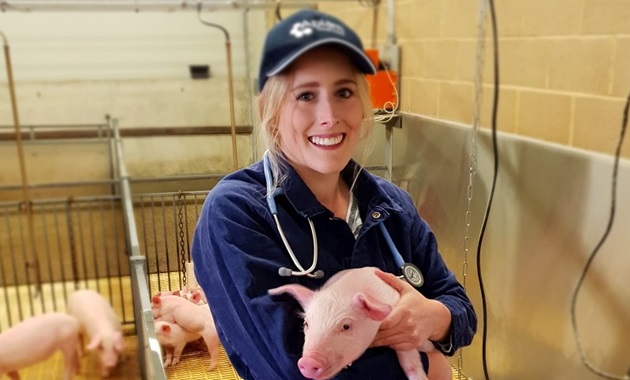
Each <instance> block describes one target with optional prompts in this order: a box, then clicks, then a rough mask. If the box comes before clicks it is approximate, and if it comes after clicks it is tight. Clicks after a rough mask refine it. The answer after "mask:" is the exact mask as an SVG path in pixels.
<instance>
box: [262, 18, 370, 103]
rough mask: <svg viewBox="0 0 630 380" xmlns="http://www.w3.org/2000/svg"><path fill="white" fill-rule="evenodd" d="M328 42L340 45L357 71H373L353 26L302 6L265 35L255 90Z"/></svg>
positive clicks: (367, 72)
mask: <svg viewBox="0 0 630 380" xmlns="http://www.w3.org/2000/svg"><path fill="white" fill-rule="evenodd" d="M328 44H334V45H338V46H341V47H343V48H344V49H345V51H346V52H347V53H348V57H349V58H350V59H351V60H352V62H354V64H355V65H356V66H357V68H358V69H359V71H361V72H363V73H365V74H375V73H376V67H374V64H373V63H372V60H370V58H369V57H368V56H367V55H366V54H365V52H364V51H363V44H362V43H361V39H360V38H359V36H357V34H356V33H355V32H354V31H353V30H352V29H350V28H349V27H348V26H347V25H346V24H344V23H343V22H341V21H340V20H339V19H337V18H335V17H332V16H330V15H328V14H325V13H322V12H318V11H314V10H310V9H304V10H300V11H298V12H296V13H294V14H292V15H291V16H289V17H287V18H285V19H284V20H282V21H280V22H279V23H278V24H276V25H275V26H274V27H273V28H272V29H271V30H270V31H269V33H268V34H267V37H266V38H265V44H264V45H263V53H262V61H261V63H260V71H259V76H258V90H259V91H262V88H263V86H264V85H265V82H267V78H269V77H271V76H274V75H276V74H278V73H280V72H282V71H283V70H284V69H286V68H287V67H288V66H289V65H290V64H291V63H292V62H293V61H295V60H296V59H297V58H298V57H300V56H301V55H302V54H304V53H306V52H307V51H309V50H311V49H313V48H315V47H318V46H322V45H328Z"/></svg>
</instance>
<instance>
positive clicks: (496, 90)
mask: <svg viewBox="0 0 630 380" xmlns="http://www.w3.org/2000/svg"><path fill="white" fill-rule="evenodd" d="M488 3H489V5H490V16H491V17H490V18H491V20H492V45H493V49H494V100H493V102H492V150H493V154H494V173H493V175H492V188H491V189H490V195H489V198H488V205H487V206H486V212H485V214H484V216H483V223H482V225H481V232H480V234H479V243H478V244H477V278H478V279H479V289H480V291H481V305H482V309H483V337H482V363H483V373H484V375H485V376H486V379H487V380H490V375H489V374H488V364H487V358H486V351H487V349H486V348H487V347H486V346H487V339H488V308H487V306H486V293H485V291H484V287H483V279H482V275H481V244H482V242H483V236H484V234H485V230H486V226H487V225H488V215H490V209H491V208H492V200H493V199H494V190H495V187H496V183H497V176H498V172H499V151H498V146H497V114H498V109H499V42H498V39H499V38H498V36H497V17H496V13H495V10H494V1H493V0H488Z"/></svg>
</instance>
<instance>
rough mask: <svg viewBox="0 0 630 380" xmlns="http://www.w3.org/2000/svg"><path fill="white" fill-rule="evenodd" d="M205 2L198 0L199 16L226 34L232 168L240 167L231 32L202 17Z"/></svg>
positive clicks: (205, 22)
mask: <svg viewBox="0 0 630 380" xmlns="http://www.w3.org/2000/svg"><path fill="white" fill-rule="evenodd" d="M202 8H203V2H202V1H201V0H197V18H198V19H199V21H200V22H201V23H202V24H203V25H206V26H209V27H211V28H216V29H219V30H220V31H221V32H223V35H224V36H225V56H226V61H227V81H228V104H229V107H230V108H229V109H230V131H231V132H232V169H233V170H236V169H238V153H237V147H236V126H235V125H234V79H233V78H232V43H231V42H230V33H229V32H228V30H227V29H226V28H224V27H223V26H221V25H219V24H215V23H212V22H208V21H205V20H203V19H202V18H201V10H202Z"/></svg>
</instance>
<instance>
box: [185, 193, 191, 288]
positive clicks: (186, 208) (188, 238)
mask: <svg viewBox="0 0 630 380" xmlns="http://www.w3.org/2000/svg"><path fill="white" fill-rule="evenodd" d="M185 198H186V194H184V199H185ZM185 205H186V204H185ZM184 225H185V226H186V231H185V232H186V253H187V255H186V256H187V258H188V262H190V261H191V258H190V231H189V228H188V206H186V207H184ZM189 278H190V277H189Z"/></svg>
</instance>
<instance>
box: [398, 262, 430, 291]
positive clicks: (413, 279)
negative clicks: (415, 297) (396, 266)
mask: <svg viewBox="0 0 630 380" xmlns="http://www.w3.org/2000/svg"><path fill="white" fill-rule="evenodd" d="M400 269H401V270H402V275H403V278H404V279H405V280H406V281H407V282H408V283H410V284H411V285H413V286H415V287H416V288H419V287H421V286H422V284H424V277H422V272H420V269H418V267H417V266H415V265H413V264H411V263H404V264H403V266H402V268H400Z"/></svg>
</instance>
